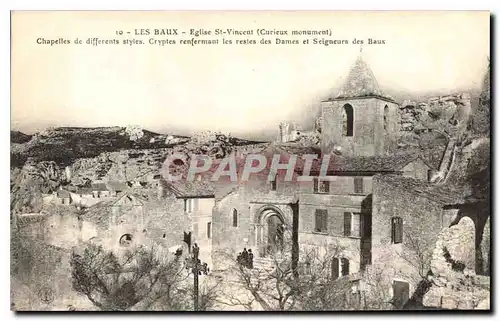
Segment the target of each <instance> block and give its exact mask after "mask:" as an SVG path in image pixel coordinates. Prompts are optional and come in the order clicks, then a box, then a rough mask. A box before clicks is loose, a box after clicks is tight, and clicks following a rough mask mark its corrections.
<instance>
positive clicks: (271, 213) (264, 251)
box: [256, 206, 291, 257]
mask: <svg viewBox="0 0 500 321" xmlns="http://www.w3.org/2000/svg"><path fill="white" fill-rule="evenodd" d="M258 213H259V214H258V224H257V231H256V232H257V233H256V240H257V244H258V246H259V256H260V257H271V256H275V255H278V256H281V255H283V254H286V253H287V252H288V251H287V244H288V243H290V242H288V241H291V238H290V237H288V234H290V233H288V232H289V230H290V229H289V228H288V226H287V224H286V222H285V220H284V216H283V214H282V213H281V211H280V210H279V209H278V208H276V207H274V206H265V207H263V208H261V209H260V211H259V212H258ZM289 238H290V240H288V239H289Z"/></svg>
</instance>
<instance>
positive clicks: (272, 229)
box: [267, 215, 285, 254]
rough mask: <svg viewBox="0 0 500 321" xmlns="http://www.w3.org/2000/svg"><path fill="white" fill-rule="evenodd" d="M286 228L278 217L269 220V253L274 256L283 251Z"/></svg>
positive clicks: (273, 216)
mask: <svg viewBox="0 0 500 321" xmlns="http://www.w3.org/2000/svg"><path fill="white" fill-rule="evenodd" d="M284 232H285V227H284V225H283V222H282V221H281V219H280V218H279V217H278V216H277V215H272V216H270V217H269V218H268V219H267V253H268V254H272V253H276V252H279V253H281V252H282V251H283V236H284Z"/></svg>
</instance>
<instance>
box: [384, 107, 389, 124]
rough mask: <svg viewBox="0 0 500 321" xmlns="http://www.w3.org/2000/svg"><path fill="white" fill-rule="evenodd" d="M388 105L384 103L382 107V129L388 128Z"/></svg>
mask: <svg viewBox="0 0 500 321" xmlns="http://www.w3.org/2000/svg"><path fill="white" fill-rule="evenodd" d="M388 125H389V106H387V105H385V107H384V130H387V128H389V126H388Z"/></svg>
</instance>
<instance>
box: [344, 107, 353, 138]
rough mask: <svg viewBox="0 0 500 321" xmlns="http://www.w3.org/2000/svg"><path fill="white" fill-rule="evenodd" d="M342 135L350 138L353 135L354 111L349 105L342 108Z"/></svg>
mask: <svg viewBox="0 0 500 321" xmlns="http://www.w3.org/2000/svg"><path fill="white" fill-rule="evenodd" d="M342 121H343V126H342V135H344V136H347V137H351V136H353V135H354V110H353V109H352V106H351V105H349V104H345V105H344V107H343V108H342Z"/></svg>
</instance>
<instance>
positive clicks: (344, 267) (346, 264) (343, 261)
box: [340, 258, 349, 276]
mask: <svg viewBox="0 0 500 321" xmlns="http://www.w3.org/2000/svg"><path fill="white" fill-rule="evenodd" d="M340 264H341V268H342V276H346V275H349V260H348V259H346V258H342V259H340Z"/></svg>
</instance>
